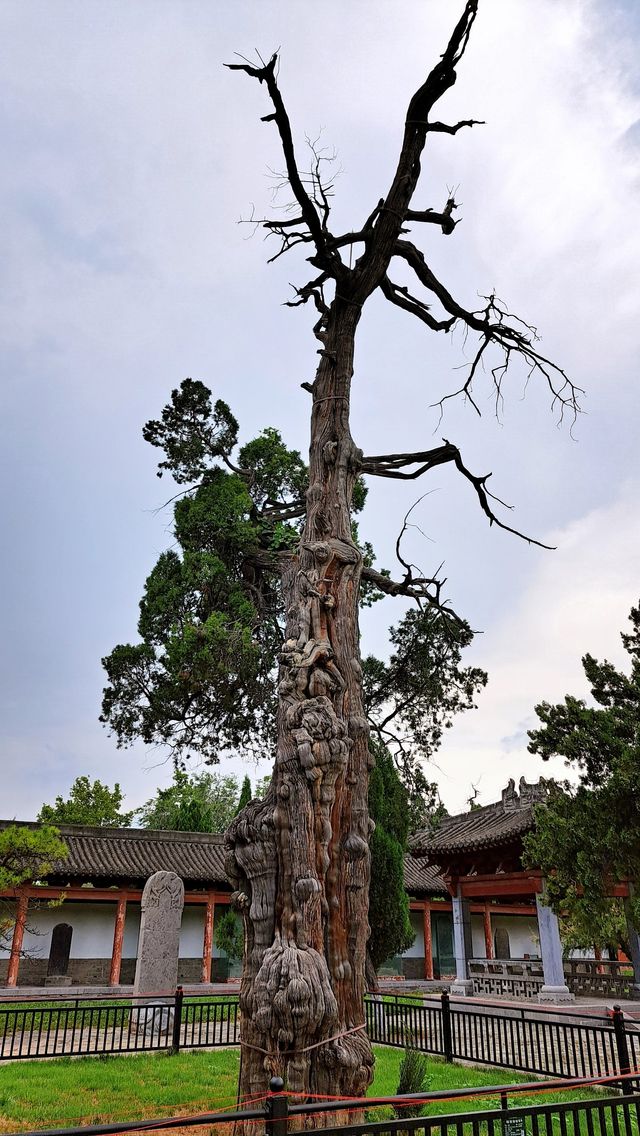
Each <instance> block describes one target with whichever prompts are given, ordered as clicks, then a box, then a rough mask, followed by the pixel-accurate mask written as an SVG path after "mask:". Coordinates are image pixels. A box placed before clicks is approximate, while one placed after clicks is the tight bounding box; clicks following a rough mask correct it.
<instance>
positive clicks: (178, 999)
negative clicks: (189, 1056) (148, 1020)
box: [171, 986, 184, 1053]
mask: <svg viewBox="0 0 640 1136" xmlns="http://www.w3.org/2000/svg"><path fill="white" fill-rule="evenodd" d="M183 998H184V990H183V989H182V987H181V986H177V987H176V993H175V998H174V1000H173V1039H172V1042H171V1052H172V1053H179V1052H180V1029H181V1026H182V999H183Z"/></svg>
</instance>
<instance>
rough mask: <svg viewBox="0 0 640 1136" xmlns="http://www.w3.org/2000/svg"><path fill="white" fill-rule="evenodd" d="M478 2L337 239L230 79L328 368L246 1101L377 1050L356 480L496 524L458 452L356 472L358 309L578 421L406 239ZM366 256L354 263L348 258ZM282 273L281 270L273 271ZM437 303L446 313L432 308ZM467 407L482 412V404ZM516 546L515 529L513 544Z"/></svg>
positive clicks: (234, 838)
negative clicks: (522, 375)
mask: <svg viewBox="0 0 640 1136" xmlns="http://www.w3.org/2000/svg"><path fill="white" fill-rule="evenodd" d="M477 3H478V0H467V3H466V4H465V7H464V12H463V14H462V16H461V18H460V20H459V22H458V24H457V25H456V27H455V29H454V31H453V34H452V36H451V39H450V41H449V43H448V45H447V47H446V50H445V52H444V54H443V56H442V57H441V59H440V60H439V62H438V63H437V64H436V65H435V67H434V68H433V69H432V70H431V72H430V73H429V74H428V76H427V78H426V79H425V81H424V83H423V84H422V85H421V86H420V87H419V89H418V90H417V91H416V92H415V94H414V95H413V97H412V98H411V100H410V103H409V107H408V111H407V115H406V121H405V126H404V134H403V139H402V145H401V149H400V156H399V160H398V164H397V168H396V171H395V175H394V177H393V180H392V183H391V187H390V189H389V191H388V193H387V195H386V197H384V198H381V199H380V201H379V202H378V204H377V205H376V207H375V209H374V210H373V211H372V212H371V214H370V215H369V217H368V218H367V220H366V221H365V223H364V225H363V226H362V228H361V229H360V230H359V231H354V232H350V233H344V234H340V235H337V236H336V235H334V233H333V232H332V231H331V230H330V228H329V219H330V207H329V193H328V187H327V186H326V184H324V183H323V178H322V165H321V158H320V157H319V156H318V155H317V153H314V155H313V164H312V169H311V171H310V173H309V174H308V175H305V174H303V173H301V171H300V168H299V166H298V164H297V160H296V154H295V151H294V144H293V138H292V131H291V126H290V122H289V118H288V115H287V111H286V108H285V105H284V102H283V99H282V95H281V92H280V89H279V86H278V79H277V65H278V57H277V55H274V56H273V57H272V58H271V59H270V60H269V62H268V63H266V64H264V63H262V62H261V65H260V66H253V65H252V64H251V63H249V62H246V61H243V62H241V63H236V64H232V65H231V66H232V68H233V69H235V70H240V71H243V72H245V73H246V74H247V75H249V76H250V77H252V78H254V79H257V80H258V81H259V83H260V84H262V85H264V87H266V91H267V94H268V96H269V99H270V101H271V108H272V109H271V110H270V112H269V113H268V114H266V115H265V116H264V118H263V121H264V122H273V123H275V126H276V129H277V131H278V134H279V139H280V144H281V147H282V152H283V156H284V161H285V166H286V180H287V182H288V185H289V187H290V190H291V192H292V194H293V198H294V202H295V209H294V212H293V214H291V213H290V214H287V216H286V217H285V219H275V220H272V219H269V218H265V219H262V220H261V221H260V222H258V223H259V224H262V225H263V226H264V227H265V228H266V230H267V232H268V233H270V234H272V235H274V236H275V237H276V238H278V239H279V241H280V246H279V250H278V252H277V253H276V257H277V256H280V255H282V254H283V253H284V252H286V251H288V250H289V249H291V248H294V247H296V246H297V245H299V244H302V245H309V246H310V251H311V253H312V255H311V256H309V258H308V259H309V263H310V264H311V265H312V266H313V268H314V270H315V271H316V273H317V274H316V275H315V276H314V278H313V279H312V280H310V281H309V282H308V283H306V284H304V285H303V286H302V287H300V288H298V289H297V291H296V296H295V299H294V300H293V301H291V304H292V306H297V305H300V304H307V303H308V302H309V301H311V302H312V304H313V305H314V306H315V308H316V310H317V313H318V319H317V322H316V324H315V327H314V333H315V336H316V338H317V339H318V340H319V341H320V345H321V346H320V350H319V355H320V361H319V364H318V367H317V371H316V375H315V379H314V381H313V383H312V384H304V385H305V387H306V389H308V390H310V392H311V395H312V398H313V406H312V412H311V440H310V452H309V487H308V491H307V495H306V514H305V522H304V528H303V532H302V537H301V540H300V544H299V547H298V549H297V551H296V553H295V554H294V555H293V557H289V558H286V559H284V560H283V570H282V572H283V581H282V586H283V593H284V596H285V600H286V612H287V626H286V640H285V644H284V648H283V650H282V653H281V656H280V660H279V664H280V671H279V686H278V695H279V708H278V722H277V726H278V730H277V734H278V737H277V754H276V762H275V772H274V778H273V782H272V786H271V789H270V791H269V793H268V794H267V796H266V797H265V799H264V800H262V801H253V802H251V803H250V804H249V805H248V806H247V807H246V808H245V809H244V811H243V812H242V813H241V814H240V815H239V816H238V817H237V818H236V819H235V820H234V822H233V823H232V825H231V827H230V828H229V830H228V833H227V842H228V856H227V860H228V864H227V867H228V871H229V874H230V877H231V878H232V880H233V881H234V884H235V901H236V904H237V906H238V908H239V909H240V910H241V911H242V914H243V919H244V926H245V956H244V969H243V978H242V985H241V994H240V1003H241V1011H242V1026H241V1037H242V1045H243V1050H242V1075H241V1086H240V1089H241V1093H242V1095H243V1096H252V1095H255V1094H260V1093H262V1092H263V1091H264V1089H265V1087H266V1085H267V1083H268V1080H269V1077H270V1076H273V1075H281V1076H283V1077H284V1078H285V1081H286V1084H287V1087H288V1088H289V1089H290V1090H291V1091H293V1092H298V1093H304V1094H307V1093H308V1094H334V1095H335V1094H338V1095H341V1096H358V1095H361V1094H363V1093H364V1092H365V1090H366V1087H367V1085H368V1084H369V1082H370V1080H371V1076H372V1067H373V1058H372V1053H371V1047H370V1044H369V1041H368V1039H367V1036H366V1032H365V1030H364V1029H363V1023H364V1001H363V1000H364V994H365V960H366V947H367V936H368V930H369V929H368V924H367V896H368V885H369V862H370V856H369V836H370V833H371V827H372V825H371V822H370V820H369V816H368V810H367V789H368V775H369V769H370V765H371V758H370V755H369V749H368V728H367V722H366V718H365V714H364V710H363V703H362V672H361V665H360V652H359V632H358V594H359V587H360V581H361V578H362V576H363V563H362V554H361V552H360V550H359V549H358V547H357V545H356V543H355V542H354V540H353V537H352V529H351V504H352V493H353V488H354V483H355V481H356V478H357V477H358V475H360V474H362V473H366V474H367V475H374V476H376V475H377V476H383V477H403V478H415V477H418V476H421V475H422V474H424V473H426V472H428V470H430V469H432V468H434V467H436V466H439V465H441V464H443V463H448V462H450V463H453V464H454V465H455V466H456V467H457V468H458V470H459V471H460V472H461V473H462V475H463V476H464V477H466V478H467V480H469V481H470V482H471V484H472V486H473V488H474V490H475V492H476V494H477V497H478V499H479V503H480V505H481V507H482V509H483V510H484V512H485V513H486V514H487V516H488V518H489V520H490V522H491V523H496V524H498V525H500V526H501V527H503V528H509V526H507V525H505V524H503V522H501V521H500V520H498V518H497V517H496V515H495V514H494V512H493V508H492V501H494V500H496V499H495V498H493V497H492V495H491V494H490V493H489V491H488V489H487V477H486V476H485V477H477V476H474V475H473V474H472V473H471V472H470V471H469V470H468V469H467V468H466V466H465V465H464V462H463V460H462V457H461V454H460V452H459V450H458V448H457V447H456V446H455V445H453V444H451V443H450V442H447V441H444V442H443V444H442V445H440V446H437V447H435V448H433V449H431V450H427V451H424V452H419V453H410V454H386V455H379V456H374V457H365V456H364V455H363V453H362V451H361V450H360V449H358V447H357V445H356V443H355V442H354V440H353V438H352V436H351V429H350V415H349V407H350V392H351V380H352V376H353V370H354V346H355V336H356V331H357V328H358V324H359V321H360V317H361V314H362V309H363V306H364V304H365V303H366V301H367V300H368V298H369V297H370V296H371V295H372V294H373V292H375V291H376V290H377V289H379V290H380V291H381V292H382V294H383V295H384V296H385V297H386V298H387V299H388V300H389V301H390V302H391V303H392V304H394V305H395V306H397V307H400V308H402V309H404V310H405V311H407V312H409V313H410V314H411V315H414V316H416V317H417V318H418V319H419V320H421V321H422V322H423V323H425V324H426V325H427V327H428V328H430V329H431V330H434V331H444V332H449V331H451V330H452V328H453V327H454V326H455V325H456V324H458V323H461V324H463V325H464V326H465V328H466V329H468V330H469V331H471V332H473V333H476V334H477V336H478V339H479V344H478V347H477V351H476V354H475V357H474V360H473V363H472V365H471V367H470V370H469V374H468V376H467V379H466V381H465V383H464V385H463V387H462V388H461V392H459V393H462V394H463V395H464V396H465V397H467V398H468V399H469V400H470V401H471V403H472V405H473V406H474V407H476V404H475V402H474V397H473V382H474V378H475V377H476V374H477V373H478V371H479V369H480V368H481V367H482V365H483V364H484V362H485V354H486V353H487V352H488V351H489V349H490V348H492V347H493V348H496V349H497V350H498V354H499V359H498V361H497V363H495V365H494V366H493V368H492V370H491V375H492V381H493V384H494V387H495V393H496V399H497V400H499V399H500V398H501V388H502V382H503V379H504V375H505V373H506V370H507V367H508V365H509V362H510V359H511V357H512V355H513V354H514V353H515V354H517V355H519V356H520V357H521V358H522V359H524V361H525V363H526V364H527V365H528V367H529V369H530V370H531V371H532V372H538V373H539V374H540V375H541V376H542V377H543V378H544V380H545V381H546V383H547V384H548V386H549V388H550V390H551V394H552V401H553V403H554V404H557V405H558V406H559V407H560V410H561V412H562V411H563V410H564V409H565V408H569V409H570V410H571V411H572V412H573V413H575V412H576V409H577V408H576V401H575V396H576V390H575V388H574V387H573V386H572V384H571V383H570V382H569V381H568V379H567V378H566V376H565V374H564V372H563V371H562V370H561V369H560V368H558V367H556V366H555V365H554V364H552V363H551V362H549V361H548V360H546V359H545V358H544V357H543V356H542V355H541V354H540V353H539V352H538V351H537V349H536V347H535V332H534V329H533V328H530V327H528V326H527V325H526V324H524V323H523V322H522V321H520V320H518V319H517V318H516V317H511V316H509V314H508V312H507V311H506V310H505V309H504V308H503V307H502V306H501V304H500V302H499V301H498V300H497V298H496V297H495V296H493V295H492V296H490V297H488V298H487V301H486V305H485V307H484V308H483V309H482V310H481V311H476V312H472V311H468V310H466V309H465V308H464V307H462V306H461V305H460V304H459V303H458V302H457V301H456V300H455V299H454V298H453V297H452V296H451V294H450V293H449V292H448V290H447V289H446V287H445V286H444V285H443V284H442V283H441V282H440V281H439V280H438V279H437V278H436V276H435V275H434V273H433V272H432V271H431V269H430V268H429V266H428V264H427V262H426V260H425V257H424V255H423V253H422V252H421V251H420V250H419V249H418V247H417V246H416V245H415V244H413V242H412V241H411V240H409V239H408V238H407V233H408V225H409V224H412V225H413V224H416V225H421V224H427V225H435V226H438V227H439V228H440V230H441V232H442V234H444V235H450V234H451V233H452V232H453V231H454V229H455V226H456V221H455V220H454V212H455V209H456V203H455V200H454V199H453V198H450V199H449V200H448V201H447V203H446V204H445V206H444V208H443V209H442V210H441V211H437V210H434V209H429V208H424V209H414V208H412V200H413V196H414V191H415V189H416V186H417V184H418V180H419V177H420V162H421V156H422V152H423V150H424V147H425V143H426V141H427V139H428V137H429V135H430V134H433V133H447V134H456V133H457V132H458V131H459V130H460V129H461V128H463V127H471V126H473V125H475V123H474V120H471V119H469V120H465V121H463V122H457V123H455V124H453V125H447V124H446V123H444V122H440V121H437V120H434V119H433V118H432V112H433V108H434V107H435V105H436V103H437V102H438V101H439V99H440V98H441V97H442V96H443V95H444V94H445V92H446V91H447V90H448V89H449V88H450V87H451V86H452V85H453V84H454V83H455V80H456V66H457V64H458V63H459V61H460V59H461V58H462V55H463V54H464V51H465V49H466V47H467V43H468V40H469V35H470V32H471V28H472V25H473V23H474V20H475V18H476V13H477ZM354 246H355V247H356V249H357V250H358V251H359V255H358V257H357V259H356V260H355V263H354V264H353V265H352V266H349V265H348V264H347V263H346V262H345V260H343V257H342V253H341V250H343V249H347V248H348V249H353V247H354ZM274 259H275V258H274ZM398 261H401V262H402V263H403V265H404V266H405V267H406V266H408V267H409V269H411V270H412V271H413V274H414V276H415V279H416V285H417V293H416V294H415V295H414V294H413V293H412V292H410V291H409V289H408V288H406V287H404V286H402V287H401V286H400V285H398V284H396V283H394V282H393V279H392V277H391V276H390V272H392V271H393V266H394V265H395V264H397V262H398ZM434 299H435V300H436V301H437V302H438V305H439V307H440V309H441V313H440V315H439V316H435V315H434V314H432V311H431V302H432V301H433V300H434ZM427 300H428V301H429V302H427ZM476 409H477V407H476ZM510 531H515V530H510ZM405 567H406V573H405V575H404V578H403V579H402V580H399V581H393V580H391V579H389V578H388V577H386V576H384V575H381V574H378V573H375V572H373V571H372V570H371V569H364V572H365V573H366V574H367V576H368V577H369V579H372V580H374V581H375V583H376V584H377V585H378V587H380V588H381V589H382V590H384V591H385V592H387V593H389V594H393V595H398V594H402V595H406V596H411V597H413V598H415V599H417V600H418V601H420V602H423V603H425V602H426V603H434V604H436V605H438V604H440V587H441V584H440V582H439V581H438V580H437V579H436V578H434V579H425V578H422V577H416V576H414V575H413V572H412V569H411V567H410V566H409V565H406V566H405Z"/></svg>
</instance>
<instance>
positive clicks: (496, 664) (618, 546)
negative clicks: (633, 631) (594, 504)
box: [438, 482, 640, 810]
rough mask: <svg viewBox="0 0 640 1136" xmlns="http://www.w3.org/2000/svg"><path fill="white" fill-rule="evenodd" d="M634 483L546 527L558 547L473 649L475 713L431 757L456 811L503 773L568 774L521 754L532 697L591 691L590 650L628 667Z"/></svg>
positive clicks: (639, 558)
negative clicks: (479, 678) (477, 673)
mask: <svg viewBox="0 0 640 1136" xmlns="http://www.w3.org/2000/svg"><path fill="white" fill-rule="evenodd" d="M639 490H640V484H638V483H637V482H635V483H634V482H629V483H627V484H626V485H625V486H623V488H622V490H621V492H620V494H619V496H618V497H617V498H616V499H615V500H614V501H613V502H612V503H611V504H610V505H608V506H604V507H602V508H598V509H594V510H592V511H591V512H589V513H587V514H586V515H585V516H584V517H581V518H579V519H577V520H575V521H572V522H571V523H570V524H569V525H568V526H567V527H566V528H564V529H559V530H557V531H555V532H552V533H549V534H548V537H549V540H550V542H551V543H553V544H555V545H557V551H556V552H554V553H553V554H551V555H550V556H548V557H547V558H545V559H544V560H542V561H540V562H539V567H538V570H537V572H536V573H535V575H534V576H533V578H532V579H531V580H530V582H529V584H528V586H527V587H526V589H525V590H524V592H523V594H522V595H521V596H520V598H519V599H518V601H517V603H516V604H515V605H514V606H513V608H511V609H509V610H507V611H506V612H505V613H504V614H503V615H502V618H501V619H499V620H498V621H497V622H496V623H495V625H494V626H493V627H492V628H490V629H488V630H487V632H486V634H484V635H481V636H478V638H477V639H476V641H475V643H474V646H473V656H474V661H475V662H476V663H478V664H479V665H481V666H483V667H485V668H486V670H487V671H488V673H489V685H488V686H487V688H486V690H485V692H484V693H483V694H482V695H481V696H480V700H479V709H478V710H477V711H475V712H473V713H470V714H467V715H466V717H465V718H464V719H460V720H459V722H458V724H457V725H456V726H455V727H454V728H453V730H452V732H451V734H450V735H449V736H448V737H447V739H446V742H445V745H444V746H443V749H442V750H441V752H440V754H439V755H438V765H439V767H440V769H441V770H442V773H441V774H440V775H439V782H440V785H441V792H442V796H443V798H444V800H445V803H447V805H449V807H450V809H451V810H457V809H461V808H464V802H465V800H466V798H467V797H468V795H469V790H470V785H471V784H472V783H473V784H478V782H480V790H481V800H482V803H484V804H487V803H488V802H489V801H491V800H495V799H496V798H497V796H498V794H499V792H500V789H501V788H503V787H504V785H505V784H506V782H507V780H508V779H509V777H514V778H515V779H516V781H517V780H518V778H519V777H520V776H522V775H523V774H524V775H525V776H526V777H527V780H534V779H536V778H537V777H538V776H541V775H542V776H544V775H546V776H552V775H553V776H558V777H563V776H566V775H567V774H566V770H565V768H564V766H563V764H562V762H561V761H559V760H556V761H555V762H550V763H543V762H542V761H541V760H540V759H539V758H537V757H535V756H533V755H531V754H528V753H527V752H526V747H527V741H528V738H527V736H526V731H527V729H531V728H532V727H534V726H535V725H536V724H537V722H538V719H537V717H536V715H535V713H534V709H533V708H534V704H535V703H537V702H542V701H547V702H551V703H554V702H559V701H562V699H563V698H564V695H565V694H575V695H576V696H578V697H585V698H588V697H589V689H588V685H587V683H586V680H585V677H584V672H583V670H582V666H581V663H580V660H581V657H582V656H583V655H584V654H586V653H587V652H589V653H590V654H592V655H594V656H595V657H596V658H608V659H609V660H610V661H611V662H613V663H615V664H616V665H617V666H620V667H622V668H623V669H625V670H627V669H628V656H627V654H626V652H625V651H624V649H623V647H622V643H621V641H620V635H619V632H620V631H623V630H626V625H627V617H628V614H629V610H630V608H631V606H632V604H636V603H637V602H638V598H639V596H640V539H639V538H638V533H639V532H640V492H639Z"/></svg>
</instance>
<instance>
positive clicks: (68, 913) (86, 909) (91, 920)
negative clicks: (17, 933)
mask: <svg viewBox="0 0 640 1136" xmlns="http://www.w3.org/2000/svg"><path fill="white" fill-rule="evenodd" d="M115 917H116V904H115V903H113V904H110V903H108V904H107V903H104V904H103V903H73V901H71V900H69V901H67V902H66V903H63V904H61V905H60V906H59V907H45V906H42V907H38V908H30V909H29V912H28V914H27V929H26V930H25V935H24V940H23V947H24V950H25V951H27V952H28V953H29V954H30V955H33V956H34V957H35V958H48V957H49V950H50V948H51V934H52V932H53V928H54V927H55V926H56V924H57V923H70V924H71V926H72V927H73V935H72V936H71V954H70V957H71V958H77V959H82V958H110V957H111V946H112V943H113V927H114V922H115ZM136 944H137V934H136ZM135 953H136V951H135V947H134V951H133V955H129V956H128V957H135Z"/></svg>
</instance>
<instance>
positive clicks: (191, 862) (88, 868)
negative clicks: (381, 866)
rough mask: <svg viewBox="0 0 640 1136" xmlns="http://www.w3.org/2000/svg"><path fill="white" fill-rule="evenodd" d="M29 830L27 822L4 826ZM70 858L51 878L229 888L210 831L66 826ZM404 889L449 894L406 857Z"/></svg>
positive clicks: (219, 842) (218, 842)
mask: <svg viewBox="0 0 640 1136" xmlns="http://www.w3.org/2000/svg"><path fill="white" fill-rule="evenodd" d="M10 824H19V825H21V826H24V827H28V828H35V827H37V825H35V824H33V823H32V822H28V821H8V820H5V821H0V829H1V828H5V827H7V826H8V825H10ZM57 827H58V828H59V830H60V835H61V836H62V838H63V840H64V842H65V844H66V846H67V848H68V851H69V855H68V857H67V858H66V860H64V861H60V863H58V864H54V866H53V867H52V869H51V871H50V873H49V879H50V880H52V881H53V880H55V882H56V883H60V884H64V883H67V882H68V883H71V882H75V883H80V882H81V883H89V882H91V883H95V884H97V885H99V884H100V883H106V882H108V883H122V884H125V883H126V884H133V883H139V884H143V883H144V881H145V880H147V879H148V878H149V876H151V875H153V873H154V872H159V871H166V872H176V873H177V875H179V876H180V877H181V879H183V880H184V882H185V884H187V885H189V884H191V885H195V886H199V887H204V886H207V887H211V886H214V887H215V886H220V887H222V888H228V887H229V886H230V885H229V881H228V879H227V877H226V874H225V870H224V853H225V847H224V836H218V835H215V834H213V833H208V832H164V831H160V830H158V829H151V828H93V827H90V826H88V825H76V824H61V825H58V826H57ZM404 881H405V888H406V889H407V891H408V892H410V893H411V894H412V895H416V894H418V893H420V892H422V893H427V894H434V893H435V894H439V893H446V888H445V885H444V882H443V880H442V879H441V878H440V876H438V874H437V872H436V871H435V869H434V868H432V867H430V866H429V865H427V864H421V863H420V862H419V861H417V860H415V859H413V857H412V856H409V855H407V856H405V866H404Z"/></svg>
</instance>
